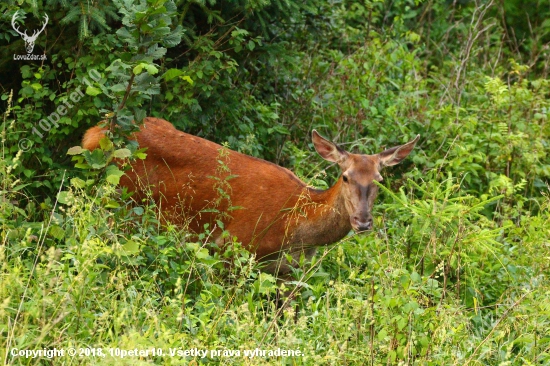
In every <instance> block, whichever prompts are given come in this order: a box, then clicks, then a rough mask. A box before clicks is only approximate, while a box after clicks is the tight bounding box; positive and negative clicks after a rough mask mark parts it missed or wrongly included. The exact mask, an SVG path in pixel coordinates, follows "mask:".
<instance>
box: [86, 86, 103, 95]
mask: <svg viewBox="0 0 550 366" xmlns="http://www.w3.org/2000/svg"><path fill="white" fill-rule="evenodd" d="M86 94H88V95H91V96H92V97H95V96H96V95H99V94H101V89H98V88H96V87H95V86H91V85H88V87H87V88H86Z"/></svg>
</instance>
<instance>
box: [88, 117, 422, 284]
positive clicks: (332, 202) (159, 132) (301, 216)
mask: <svg viewBox="0 0 550 366" xmlns="http://www.w3.org/2000/svg"><path fill="white" fill-rule="evenodd" d="M104 133H105V129H102V128H100V127H92V128H90V129H89V130H88V131H87V132H86V134H85V136H84V138H83V142H82V145H83V147H84V148H85V149H88V150H93V149H95V148H97V147H98V146H99V140H100V139H101V138H102V137H103V135H104ZM419 137H420V136H419V135H418V136H416V138H415V139H414V140H412V141H410V142H408V143H406V144H404V145H401V146H396V147H393V148H391V149H387V150H385V151H383V152H381V153H379V154H376V155H363V154H352V153H349V152H347V151H345V150H343V149H342V148H340V147H339V146H337V145H336V144H334V143H333V142H331V141H329V140H326V139H325V138H323V137H322V136H321V135H319V133H317V131H315V130H313V133H312V140H313V144H314V146H315V149H316V150H317V152H318V153H319V155H321V157H323V158H324V159H325V160H328V161H330V162H334V163H337V164H338V165H339V166H340V169H341V170H342V175H341V176H340V177H339V178H338V180H337V182H336V183H335V184H334V185H333V186H332V187H331V188H329V189H328V190H325V191H323V190H318V189H314V188H311V187H308V186H307V184H306V183H304V182H302V181H301V180H300V179H299V178H298V177H297V176H296V175H294V173H292V172H291V171H290V170H288V169H285V168H282V167H280V166H278V165H275V164H273V163H270V162H267V161H265V160H261V159H257V158H254V157H251V156H247V155H244V154H241V153H238V152H235V151H231V150H228V149H225V148H224V147H222V146H220V145H218V144H216V143H214V142H211V141H208V140H205V139H202V138H200V137H196V136H193V135H189V134H187V133H184V132H181V131H178V130H176V128H174V126H173V125H172V124H171V123H170V122H168V121H165V120H163V119H159V118H151V117H150V118H146V119H145V120H144V123H143V125H142V126H141V129H140V131H139V132H137V133H135V135H134V138H135V139H137V141H138V143H139V146H140V147H146V148H147V151H146V153H147V158H146V159H145V160H138V161H134V162H132V169H131V170H130V171H128V172H127V173H126V175H125V176H123V177H122V179H121V185H122V186H124V187H128V189H129V190H133V191H135V192H136V195H137V199H138V202H139V199H140V198H143V197H145V190H146V189H150V190H151V191H152V197H153V199H154V200H155V201H156V202H157V204H158V206H159V207H160V208H161V211H162V213H163V215H164V217H165V218H166V219H167V220H168V221H170V222H172V223H175V224H179V225H188V228H189V229H190V230H191V231H193V232H195V233H198V232H201V231H203V230H204V225H205V224H206V223H209V224H210V225H211V226H210V227H211V228H212V227H214V225H215V223H216V220H220V221H221V222H222V223H223V226H224V227H223V229H224V230H225V231H226V232H228V233H229V234H230V236H231V237H237V239H238V241H240V242H242V243H243V245H244V246H245V247H246V248H247V249H248V250H249V251H251V252H252V253H255V254H256V256H257V258H258V259H259V260H276V259H278V258H285V257H286V255H282V256H281V253H288V254H290V255H291V256H292V257H293V258H294V259H295V260H297V259H299V257H300V255H301V254H302V253H304V255H305V256H306V257H307V258H309V257H311V256H312V255H313V254H314V253H315V248H316V247H318V246H322V245H328V244H332V243H335V242H337V241H338V240H340V239H342V238H343V237H344V236H346V235H347V234H348V233H349V232H350V230H351V229H353V230H354V231H356V232H361V231H365V230H369V229H371V227H372V216H371V210H372V206H373V202H374V199H375V197H376V195H377V193H378V186H377V185H376V184H375V183H373V182H374V181H375V180H376V181H379V182H380V181H382V176H381V175H380V170H381V169H382V167H385V166H392V165H395V164H397V163H399V162H401V161H402V160H403V159H405V157H407V155H409V153H410V152H411V151H412V149H413V148H414V146H415V144H416V142H417V141H418V139H419ZM220 162H221V163H222V164H221V165H223V166H224V167H226V168H227V171H225V172H223V171H222V170H221V169H220ZM220 182H227V185H226V186H225V189H224V188H223V187H220ZM220 190H222V191H224V190H225V192H226V193H227V196H226V197H225V199H220V195H222V196H223V194H224V192H221V193H220ZM230 207H233V208H235V209H233V210H229V211H227V210H228V209H229V208H230ZM224 210H225V211H227V214H226V215H220V212H223V211H224ZM221 234H222V230H221V229H219V228H218V229H217V230H215V231H214V234H213V239H214V240H215V241H216V243H217V244H218V245H220V246H223V244H224V242H225V240H231V238H229V239H228V238H227V237H222V235H221ZM281 262H282V261H272V262H271V263H270V264H268V265H267V267H266V268H265V270H266V271H268V272H271V273H274V274H279V275H284V274H286V273H288V272H289V271H290V270H291V268H290V267H289V265H288V263H287V262H286V261H285V263H281Z"/></svg>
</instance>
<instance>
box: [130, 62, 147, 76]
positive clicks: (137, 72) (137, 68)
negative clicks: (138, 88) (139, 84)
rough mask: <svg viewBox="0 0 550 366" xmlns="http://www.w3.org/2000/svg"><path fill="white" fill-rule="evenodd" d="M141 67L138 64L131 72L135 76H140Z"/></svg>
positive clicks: (141, 65)
mask: <svg viewBox="0 0 550 366" xmlns="http://www.w3.org/2000/svg"><path fill="white" fill-rule="evenodd" d="M143 66H144V64H139V65H137V66H136V67H134V70H133V72H134V74H136V75H139V74H141V72H142V71H143Z"/></svg>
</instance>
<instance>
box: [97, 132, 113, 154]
mask: <svg viewBox="0 0 550 366" xmlns="http://www.w3.org/2000/svg"><path fill="white" fill-rule="evenodd" d="M99 146H100V147H101V149H102V150H105V151H109V150H111V149H112V148H113V143H112V142H111V140H110V139H109V138H108V137H107V136H104V137H102V138H101V139H100V140H99Z"/></svg>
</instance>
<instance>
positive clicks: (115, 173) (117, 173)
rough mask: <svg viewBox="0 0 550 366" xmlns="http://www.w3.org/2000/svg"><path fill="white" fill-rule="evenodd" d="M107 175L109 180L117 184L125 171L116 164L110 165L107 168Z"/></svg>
mask: <svg viewBox="0 0 550 366" xmlns="http://www.w3.org/2000/svg"><path fill="white" fill-rule="evenodd" d="M106 173H107V177H106V178H105V179H106V180H107V182H109V183H111V184H114V185H117V184H118V183H119V182H120V177H122V176H123V175H124V172H123V171H122V170H120V169H119V168H118V166H116V165H109V166H108V167H107V169H106Z"/></svg>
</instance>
